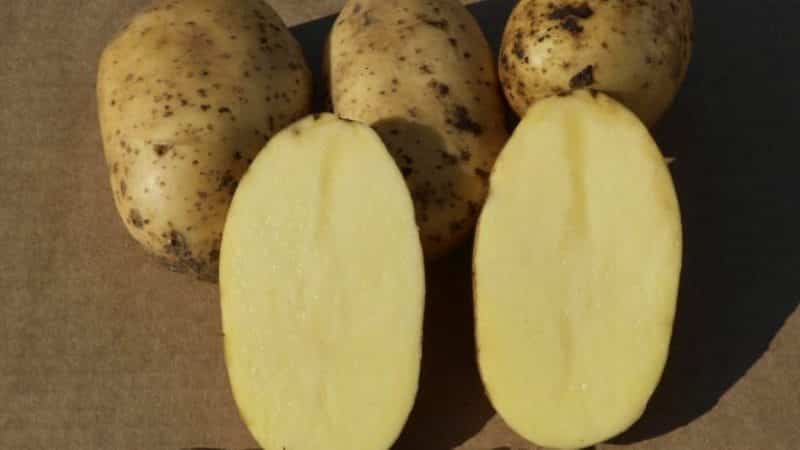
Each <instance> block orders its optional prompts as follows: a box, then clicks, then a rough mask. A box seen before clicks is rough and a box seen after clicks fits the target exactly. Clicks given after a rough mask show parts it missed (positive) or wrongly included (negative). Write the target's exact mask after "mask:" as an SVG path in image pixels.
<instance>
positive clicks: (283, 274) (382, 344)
mask: <svg viewBox="0 0 800 450" xmlns="http://www.w3.org/2000/svg"><path fill="white" fill-rule="evenodd" d="M220 284H221V291H222V312H223V329H224V332H225V352H226V362H227V366H228V373H229V377H230V382H231V385H232V388H233V392H234V395H235V397H236V401H237V404H238V406H239V410H240V412H241V415H242V417H243V419H244V421H245V422H246V423H247V425H248V427H249V429H250V431H251V432H252V434H253V435H254V437H255V438H256V440H257V441H258V442H259V444H260V445H261V446H262V447H263V448H264V449H265V450H284V449H286V450H288V449H291V450H319V449H326V450H352V449H361V450H373V449H374V450H378V449H382V450H385V449H388V448H389V447H390V446H391V445H392V443H393V442H394V440H395V439H396V438H397V436H398V435H399V433H400V431H401V429H402V427H403V425H404V424H405V421H406V419H407V417H408V414H409V412H410V411H411V407H412V404H413V401H414V398H415V396H416V392H417V381H418V376H419V365H420V356H421V333H422V319H423V309H424V308H423V303H424V269H423V256H422V249H421V244H420V241H419V235H418V232H417V227H416V224H415V222H414V210H413V204H412V201H411V197H410V194H409V192H408V189H407V187H406V185H405V182H404V180H403V178H402V175H401V174H400V172H399V170H398V168H397V167H396V165H395V163H394V162H393V160H392V159H391V157H390V156H389V154H388V153H387V151H386V149H385V147H384V146H383V144H382V143H381V140H380V138H379V137H378V136H377V134H375V133H374V132H373V131H372V130H371V129H370V128H368V127H366V126H364V125H359V124H356V123H351V122H345V121H341V120H339V119H337V118H335V117H333V116H330V115H323V116H321V117H317V118H308V119H304V120H303V121H301V122H299V123H297V124H295V125H293V126H292V127H290V128H289V129H287V130H286V131H284V132H282V133H280V134H279V135H278V136H276V137H275V138H274V139H273V140H272V141H271V142H270V143H269V144H268V145H267V147H266V148H265V149H264V150H263V151H262V153H261V154H260V155H259V157H258V158H257V159H256V161H255V162H254V163H253V166H252V168H251V169H250V170H249V171H248V172H247V174H246V175H245V177H244V179H243V181H242V183H241V185H240V187H239V189H238V191H237V193H236V196H235V198H234V201H233V205H232V207H231V210H230V214H229V216H228V219H227V223H226V227H225V234H224V237H223V244H222V255H221V265H220Z"/></svg>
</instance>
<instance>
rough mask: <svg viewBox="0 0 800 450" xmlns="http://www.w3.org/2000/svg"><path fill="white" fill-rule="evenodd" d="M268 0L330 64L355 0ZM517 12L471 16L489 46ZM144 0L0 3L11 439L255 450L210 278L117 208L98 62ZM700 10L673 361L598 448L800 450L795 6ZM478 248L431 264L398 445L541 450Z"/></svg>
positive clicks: (689, 101) (491, 4) (146, 448)
mask: <svg viewBox="0 0 800 450" xmlns="http://www.w3.org/2000/svg"><path fill="white" fill-rule="evenodd" d="M271 3H273V4H274V6H275V8H276V9H277V10H278V11H279V12H280V13H281V14H282V16H283V17H284V18H285V19H286V21H287V22H288V23H290V24H293V25H299V26H298V27H297V28H296V29H295V32H296V33H297V35H298V36H299V37H300V38H301V40H302V42H303V43H304V45H305V46H306V52H307V53H308V55H309V59H310V60H311V62H312V64H315V65H319V63H320V61H319V54H320V49H321V43H322V42H323V40H324V38H325V34H326V33H327V31H328V28H327V27H329V25H330V23H331V19H330V18H329V19H322V20H317V19H320V18H324V17H326V16H328V15H330V14H333V13H335V12H336V11H338V9H339V8H341V6H342V4H343V3H344V2H343V1H342V0H327V1H315V0H284V1H281V0H272V1H271ZM513 3H514V2H513V1H507V0H487V1H484V2H481V3H479V4H477V5H474V7H473V8H474V9H473V11H474V12H475V14H476V15H477V16H478V17H479V18H480V21H481V23H482V25H483V26H484V27H485V29H486V31H487V33H488V34H489V35H490V36H491V37H492V40H493V41H494V42H495V44H496V43H497V40H498V37H499V35H500V32H501V31H502V28H503V24H504V20H505V18H506V17H507V15H508V13H509V11H510V9H511V7H512V6H513ZM144 4H145V0H63V1H53V0H25V1H10V0H9V1H4V2H2V6H0V30H2V34H0V36H2V37H1V38H0V180H1V181H2V187H0V251H2V257H1V258H0V405H2V409H0V448H1V449H9V450H11V449H13V450H33V449H36V450H44V449H47V450H72V449H75V450H95V449H96V450H101V449H102V450H107V449H109V450H117V449H119V450H151V449H168V450H178V449H188V448H225V449H246V448H254V447H256V443H255V442H254V441H253V439H252V438H251V436H250V435H249V434H248V432H247V430H246V428H245V427H244V425H243V424H242V422H241V420H240V419H239V416H238V413H237V410H236V407H235V405H234V402H233V399H232V396H231V391H230V388H229V386H228V380H227V376H226V372H225V366H224V361H223V353H222V346H221V345H222V338H221V336H220V333H221V326H220V312H219V307H218V293H217V290H216V286H214V285H211V284H207V283H203V282H197V281H194V280H192V279H191V278H188V277H185V276H182V275H178V274H174V273H170V272H168V271H165V270H163V268H162V267H161V266H159V265H158V264H156V263H154V261H153V260H152V259H150V258H149V257H147V256H146V255H145V254H144V252H143V251H142V250H141V249H140V248H139V247H138V246H137V245H136V244H135V243H134V242H133V240H132V239H131V238H129V237H128V235H127V233H126V231H125V229H124V227H123V226H122V223H121V222H120V220H119V218H118V216H117V213H116V211H115V209H114V206H113V202H112V196H111V191H110V188H109V186H108V181H107V169H106V166H105V162H104V159H103V154H102V151H101V141H100V135H99V130H98V125H97V111H96V106H95V94H94V88H95V71H96V66H97V60H98V57H99V54H100V51H101V50H102V48H103V46H104V45H105V43H106V42H107V41H108V40H109V39H110V38H111V36H112V35H113V33H114V32H115V30H117V29H118V28H119V27H120V25H121V24H122V23H123V22H124V21H125V20H126V19H127V18H129V17H130V16H131V15H132V14H133V13H134V11H136V10H137V9H139V8H140V7H142V6H143V5H144ZM696 9H697V33H696V38H697V48H696V52H695V57H694V61H693V64H692V68H691V71H690V75H689V78H688V81H687V84H686V86H685V89H684V90H683V92H682V93H681V95H680V98H679V99H678V101H677V102H676V104H675V106H674V108H673V110H672V111H671V112H670V114H669V116H668V117H667V118H666V120H665V121H664V123H663V124H662V125H661V126H660V127H659V129H658V132H657V136H658V139H659V142H660V143H661V144H662V146H663V147H664V149H665V151H667V152H668V153H670V154H672V155H675V156H676V157H677V162H676V164H675V165H674V174H675V178H676V182H677V184H678V187H679V191H680V196H681V202H682V208H683V214H684V220H685V224H686V225H685V226H686V237H687V242H686V243H687V247H686V260H685V261H686V262H685V271H684V277H683V285H682V288H681V297H680V303H679V312H678V320H677V323H676V331H675V339H674V342H673V347H672V353H671V357H670V360H669V364H668V367H667V371H666V374H665V377H664V380H663V382H662V384H661V386H660V388H659V390H658V392H657V394H656V396H655V398H654V399H653V401H652V403H651V406H650V408H649V409H648V411H647V412H646V414H645V416H644V418H643V419H642V420H641V422H640V423H639V424H637V425H636V426H635V427H634V428H633V429H632V430H631V431H630V432H628V433H626V434H625V435H623V436H622V437H620V438H618V439H616V440H615V441H614V442H612V443H609V444H603V445H600V446H598V448H599V449H612V448H628V449H631V450H634V449H635V450H656V449H675V450H678V449H680V450H796V449H798V448H800V389H798V386H800V313H798V312H797V305H798V300H800V275H798V272H797V269H798V267H800V235H798V233H797V230H799V229H800V208H799V207H798V206H800V203H798V200H797V198H798V197H797V196H798V190H797V183H796V182H795V180H796V179H797V175H796V172H797V168H798V167H800V156H799V155H800V152H798V149H797V143H796V140H795V139H794V137H795V132H794V128H795V127H796V125H795V122H796V120H797V117H798V113H800V111H799V110H798V108H797V99H798V98H800V85H799V84H798V83H797V81H796V74H797V72H798V69H800V66H799V65H798V64H799V63H798V62H797V61H796V58H795V54H796V53H797V52H796V50H797V49H798V48H800V34H799V33H798V32H797V30H796V25H795V22H794V19H793V17H796V16H797V15H798V14H799V13H800V7H799V6H797V4H796V3H795V2H779V3H775V4H774V5H772V6H771V7H769V8H765V7H764V5H762V3H761V2H753V1H745V0H731V1H728V2H725V6H724V8H720V5H718V4H717V2H710V1H698V2H696ZM469 255H470V251H469V248H468V247H465V248H464V249H462V250H461V251H459V252H458V253H456V254H455V255H453V256H452V257H450V258H449V259H447V260H445V261H443V262H441V263H439V264H437V265H435V266H433V267H430V268H429V270H428V272H429V280H428V290H429V291H430V294H429V297H428V311H427V316H426V327H425V335H426V337H425V344H424V363H423V373H422V377H421V387H420V392H419V398H418V401H417V405H416V407H415V409H414V412H413V414H412V416H411V418H410V421H409V423H408V426H407V427H406V430H405V431H404V434H403V436H402V437H401V439H400V441H399V442H398V443H397V445H396V447H395V448H396V449H397V450H411V449H414V450H441V449H450V448H459V449H465V450H490V449H493V450H532V449H534V448H535V447H534V446H533V445H531V444H529V443H526V442H525V441H524V440H523V439H521V438H519V437H518V436H516V435H515V434H514V433H513V432H512V431H510V430H509V428H508V427H507V426H506V425H505V424H504V423H503V421H502V420H501V419H500V418H499V417H498V416H497V415H496V414H495V412H494V411H493V409H492V407H491V406H490V404H489V402H488V401H487V398H486V396H485V394H484V393H483V390H482V387H481V383H480V380H479V378H478V373H477V369H476V366H475V362H474V351H475V350H474V345H473V339H472V325H471V317H472V312H471V305H470V301H471V299H470V295H471V294H470V282H469V278H470V261H469ZM374 413H380V412H377V411H376V412H374ZM318 450H325V449H318ZM354 450H359V449H354Z"/></svg>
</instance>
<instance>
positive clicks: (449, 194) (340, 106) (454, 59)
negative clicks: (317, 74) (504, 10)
mask: <svg viewBox="0 0 800 450" xmlns="http://www.w3.org/2000/svg"><path fill="white" fill-rule="evenodd" d="M326 57H327V59H328V62H327V64H326V66H327V72H328V76H329V77H330V92H331V97H332V103H333V107H334V110H335V112H336V113H337V114H338V115H340V116H341V117H346V118H348V119H352V120H356V121H360V122H363V123H367V124H370V125H372V126H373V127H374V128H375V129H376V130H377V131H378V133H379V134H380V135H381V137H382V138H383V140H384V142H385V144H386V145H387V147H388V148H389V151H390V152H391V153H392V155H393V156H394V158H395V160H396V161H397V163H398V165H399V166H400V167H401V169H402V171H403V174H404V175H405V177H406V181H407V182H408V185H409V187H410V189H411V194H412V197H413V198H414V202H415V206H416V217H417V222H418V224H419V226H420V229H421V233H422V242H423V248H424V249H425V253H426V256H428V257H431V258H436V257H439V256H442V255H444V254H445V253H447V252H448V251H449V250H451V249H453V248H454V247H456V246H457V245H458V244H459V243H461V242H462V241H463V240H464V239H465V238H466V237H467V236H469V235H470V233H471V231H472V228H473V226H474V223H475V220H476V218H477V215H478V212H479V211H480V208H481V207H482V205H483V202H484V200H485V197H486V192H487V188H488V174H489V171H490V170H491V168H492V166H493V164H494V161H495V158H496V157H497V154H498V153H499V151H500V149H501V148H502V146H503V144H505V142H506V140H507V139H508V135H507V132H506V129H505V118H504V110H503V100H502V96H501V94H500V88H499V84H498V81H497V75H496V71H495V64H494V57H493V55H492V52H491V50H490V49H489V45H488V43H487V41H486V38H485V37H484V35H483V33H482V31H481V29H480V28H479V26H478V24H477V23H476V21H475V19H474V17H472V15H471V14H470V13H469V11H467V10H466V9H465V8H464V6H462V5H461V3H460V2H459V1H457V0H402V1H401V0H353V1H350V2H349V3H348V4H347V5H346V6H345V8H344V10H343V11H342V13H341V15H340V16H339V19H338V20H337V22H336V25H335V26H334V28H333V31H332V33H331V35H330V39H329V48H328V51H327V56H326Z"/></svg>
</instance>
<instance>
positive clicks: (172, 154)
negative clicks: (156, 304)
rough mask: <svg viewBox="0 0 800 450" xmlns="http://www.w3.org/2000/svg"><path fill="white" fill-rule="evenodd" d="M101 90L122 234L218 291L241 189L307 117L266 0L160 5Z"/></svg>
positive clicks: (119, 47)
mask: <svg viewBox="0 0 800 450" xmlns="http://www.w3.org/2000/svg"><path fill="white" fill-rule="evenodd" d="M97 78H98V79H97V97H98V110H99V115H100V125H101V128H102V134H103V145H104V148H105V156H106V161H107V163H108V167H109V169H110V178H111V186H112V190H113V193H114V200H115V202H116V206H117V210H118V211H119V214H120V216H121V217H122V219H123V221H124V222H125V225H126V226H127V228H128V231H129V232H130V234H131V235H132V236H133V237H134V238H135V239H136V240H137V241H139V243H141V244H142V245H143V246H144V247H145V248H146V249H147V250H149V251H150V253H152V254H154V255H156V256H158V257H160V258H161V259H162V260H164V261H165V262H166V263H168V264H169V265H170V266H171V267H172V268H174V269H176V270H180V271H190V272H193V273H195V274H197V275H199V276H200V277H202V278H205V279H210V280H213V279H216V278H217V263H218V260H219V245H220V239H221V237H222V227H223V223H224V219H225V214H226V212H227V210H228V205H229V204H230V200H231V196H232V195H233V192H234V190H235V189H236V184H237V182H238V181H239V177H240V176H241V175H242V173H243V172H244V171H245V169H246V168H247V166H248V164H249V163H250V162H251V161H252V159H253V158H254V157H255V156H256V154H257V153H258V151H259V150H261V148H263V147H264V144H265V143H266V142H267V140H268V139H269V138H270V137H271V136H272V135H273V134H275V133H276V132H278V131H279V130H281V129H282V128H283V127H285V126H286V125H288V124H290V123H292V122H293V121H295V120H296V119H298V118H299V117H301V116H304V115H306V114H307V113H308V112H309V109H310V107H311V74H310V71H309V69H308V67H307V65H306V63H305V60H304V57H303V52H302V50H301V49H300V46H299V44H298V43H297V41H295V39H294V38H293V37H292V35H291V34H290V33H289V30H288V29H287V28H286V26H285V25H284V24H283V22H282V21H281V19H280V17H278V15H277V14H276V13H275V12H274V11H273V10H272V9H271V8H270V7H269V6H268V5H267V4H266V3H264V2H263V1H261V0H240V1H236V2H231V1H229V0H168V1H160V2H156V3H154V5H153V6H152V7H150V8H148V9H146V10H145V11H143V12H142V13H141V14H139V15H137V16H136V17H135V18H134V19H133V20H132V21H131V23H130V24H129V25H128V26H127V27H125V29H124V30H123V31H122V32H121V33H120V34H119V35H118V36H117V37H116V38H115V39H114V40H113V41H112V42H111V43H110V44H109V45H108V47H107V48H106V49H105V51H104V52H103V55H102V57H101V59H100V67H99V71H98V77H97Z"/></svg>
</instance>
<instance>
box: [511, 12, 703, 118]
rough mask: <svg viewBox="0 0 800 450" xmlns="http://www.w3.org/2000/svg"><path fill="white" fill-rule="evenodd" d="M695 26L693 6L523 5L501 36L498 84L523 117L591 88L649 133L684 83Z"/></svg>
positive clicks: (513, 14) (514, 13)
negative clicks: (552, 99) (548, 100)
mask: <svg viewBox="0 0 800 450" xmlns="http://www.w3.org/2000/svg"><path fill="white" fill-rule="evenodd" d="M692 23H693V12H692V3H691V0H649V1H638V0H614V1H608V0H587V1H577V2H576V1H570V0H523V1H521V2H520V3H519V4H518V5H517V6H516V8H515V9H514V12H513V13H512V14H511V18H510V19H509V22H508V25H507V26H506V30H505V34H504V36H503V44H502V49H501V55H500V80H501V83H502V85H503V89H504V90H505V94H506V97H507V98H508V100H509V102H510V103H511V106H512V107H513V108H514V110H515V111H516V112H517V113H518V114H519V115H520V116H523V115H524V114H525V112H526V111H527V109H528V107H530V106H531V105H532V104H533V103H534V102H536V101H537V100H540V99H543V98H545V97H549V96H552V95H559V94H563V93H566V92H569V91H571V90H574V89H579V88H591V89H595V90H598V91H602V92H605V93H607V94H609V95H611V96H612V97H615V98H616V99H617V100H619V101H621V102H622V103H624V104H625V105H626V106H627V107H628V108H630V109H631V110H633V112H635V113H636V114H637V115H638V116H639V117H640V118H641V119H642V121H644V122H645V123H646V124H647V125H649V126H652V125H654V124H655V123H656V122H658V120H659V119H660V118H661V116H662V115H663V114H664V112H665V111H666V110H667V109H668V108H669V106H670V105H671V104H672V101H673V99H674V98H675V95H676V94H677V92H678V89H679V88H680V86H681V84H682V83H683V80H684V78H685V76H686V70H687V68H688V65H689V59H690V57H691V51H692V26H693V25H692Z"/></svg>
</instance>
